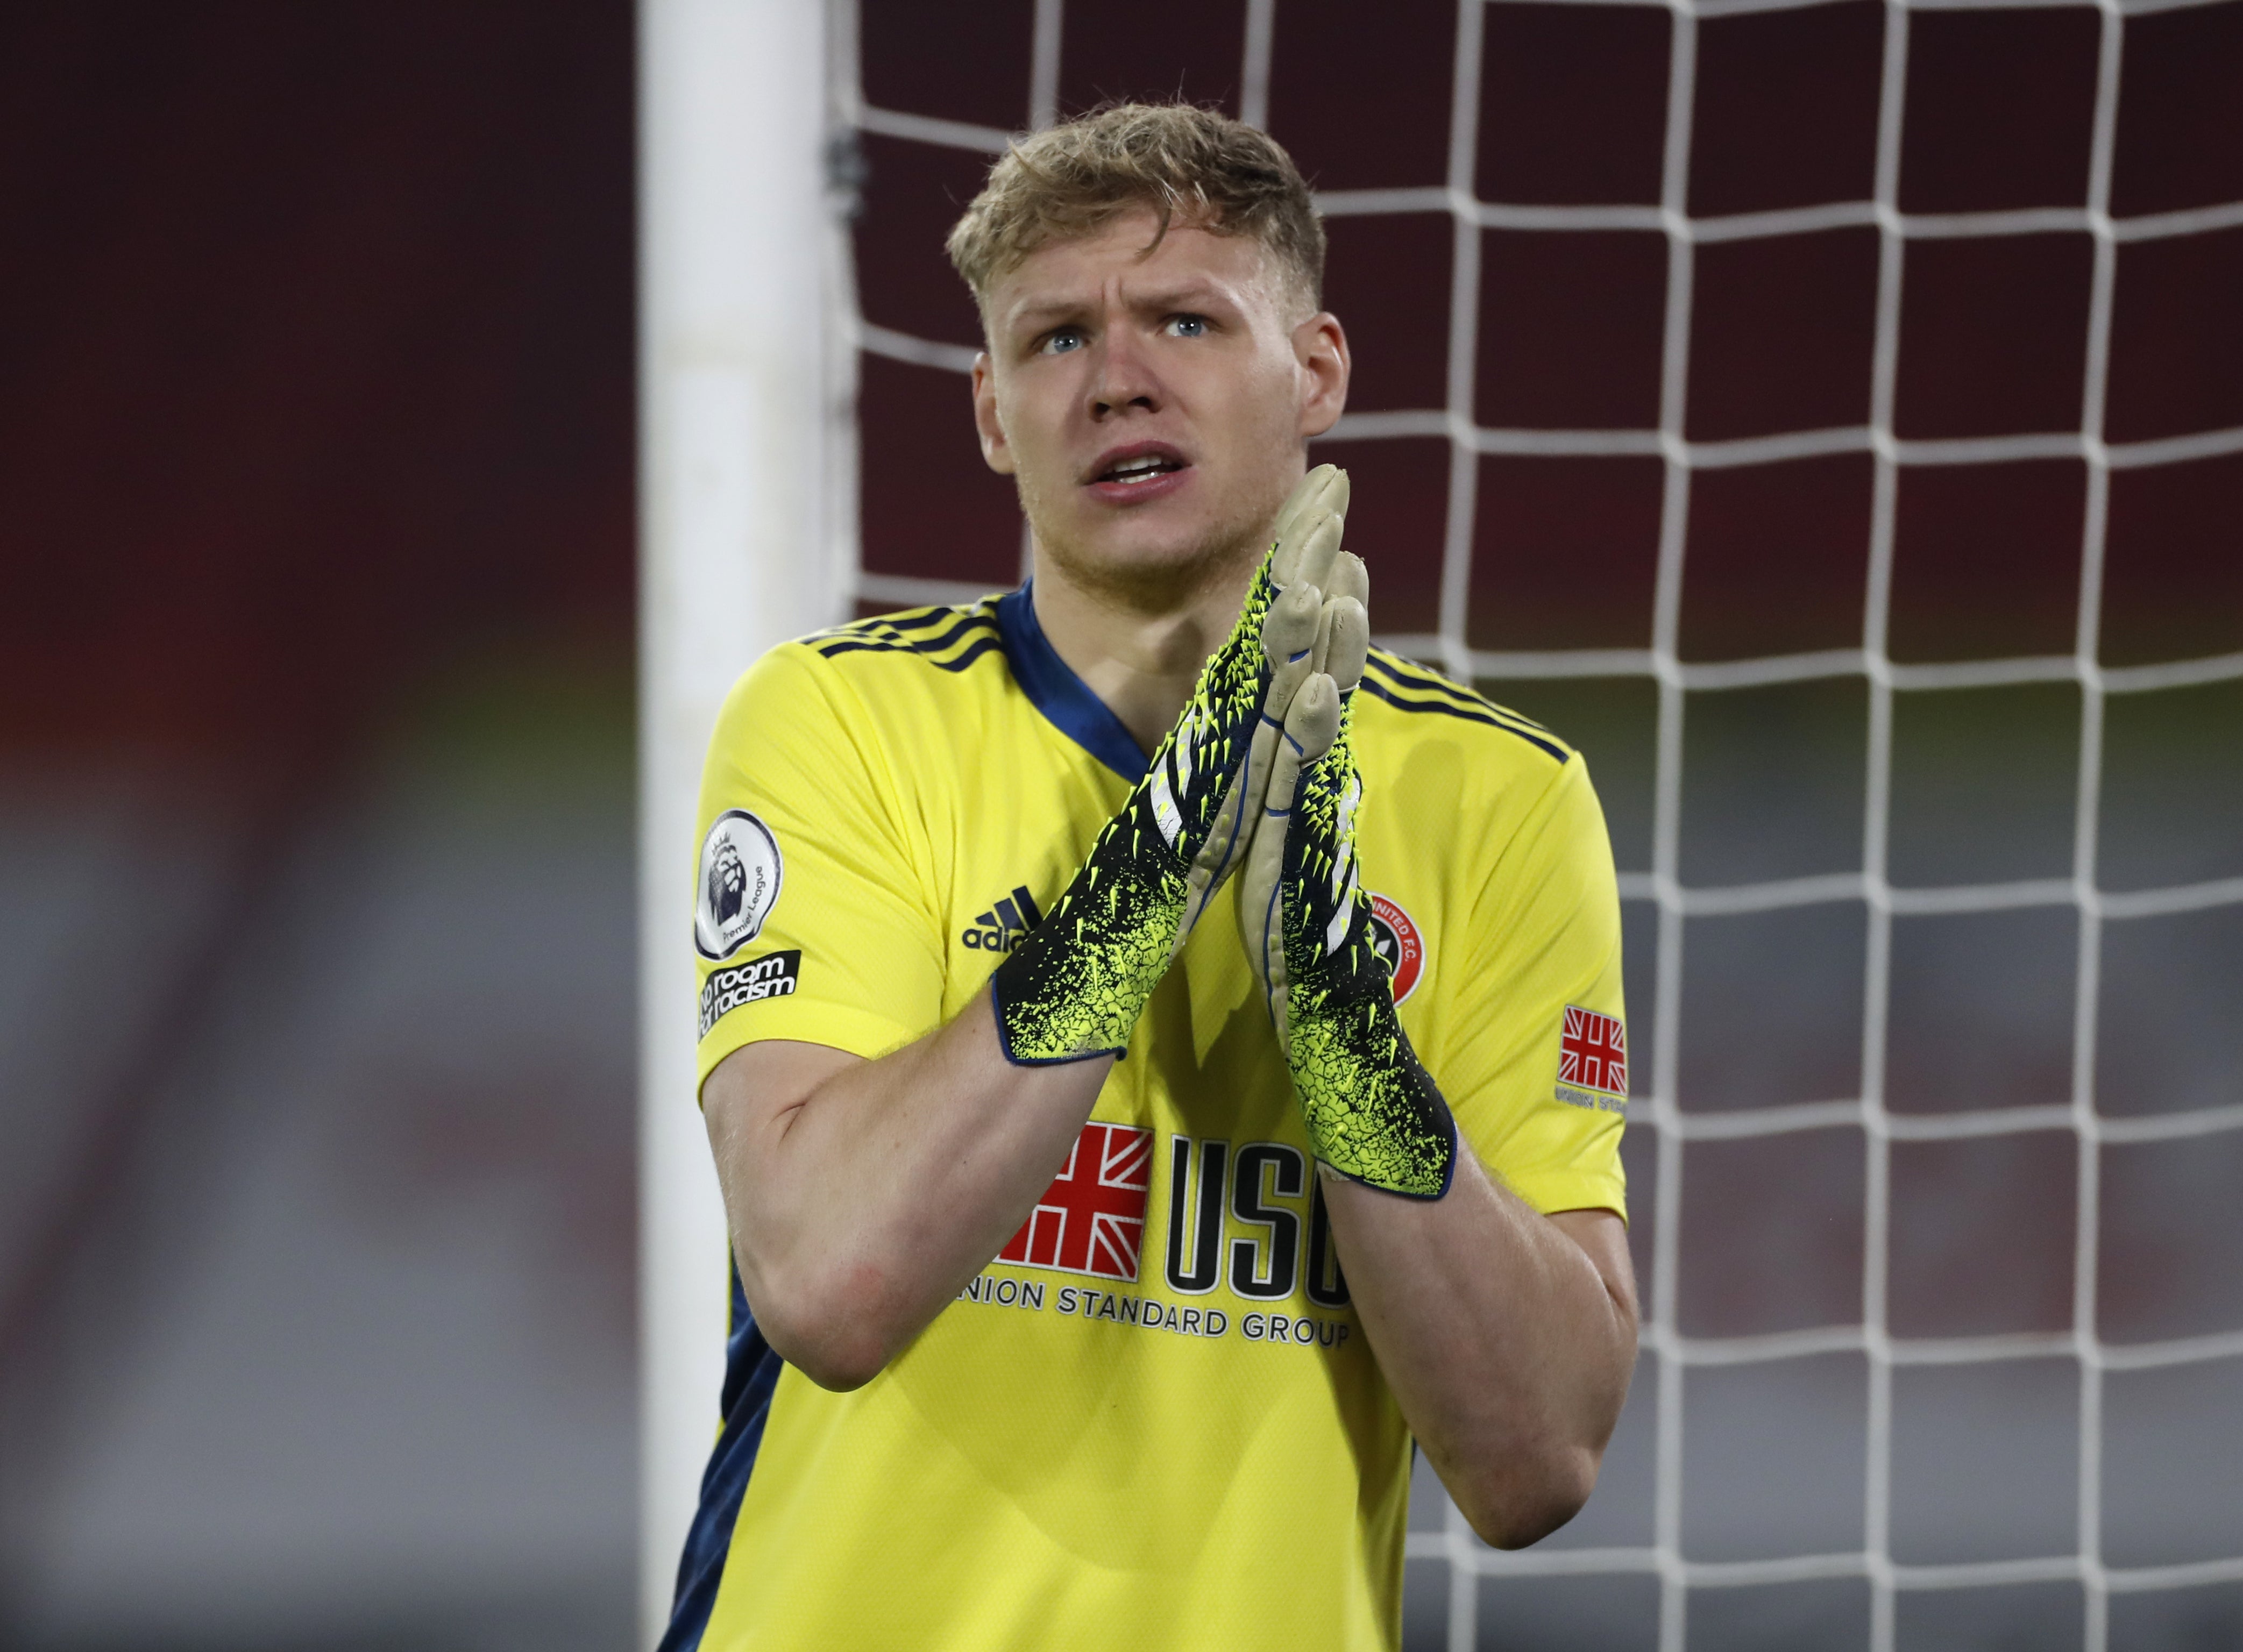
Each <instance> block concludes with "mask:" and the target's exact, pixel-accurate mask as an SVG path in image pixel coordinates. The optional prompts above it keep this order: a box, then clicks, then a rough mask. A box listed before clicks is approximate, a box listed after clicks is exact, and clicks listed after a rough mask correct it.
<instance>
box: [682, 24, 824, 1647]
mask: <svg viewBox="0 0 2243 1652" xmlns="http://www.w3.org/2000/svg"><path fill="white" fill-rule="evenodd" d="M826 19H827V12H826V9H825V5H824V4H823V3H822V0H642V3H641V4H640V7H639V34H638V44H639V64H638V85H639V100H640V101H639V128H638V130H639V190H640V194H639V265H638V269H639V318H640V319H639V421H640V422H639V454H640V462H639V586H638V592H639V677H638V682H639V713H638V729H639V799H640V802H639V878H640V903H639V905H640V922H639V937H638V944H639V983H640V998H639V1012H640V1032H639V1038H640V1051H641V1053H640V1066H639V1073H640V1127H639V1239H640V1259H639V1292H640V1306H639V1314H640V1340H639V1346H640V1366H639V1373H640V1389H639V1405H640V1417H641V1429H640V1441H641V1468H640V1484H641V1501H640V1508H641V1521H640V1556H641V1560H640V1579H641V1614H642V1615H641V1625H642V1633H643V1641H644V1643H645V1644H646V1645H649V1646H651V1645H653V1644H654V1642H655V1640H656V1639H657V1637H658V1636H659V1635H660V1633H661V1626H662V1624H663V1622H664V1621H665V1620H666V1618H667V1616H668V1615H669V1608H670V1584H671V1580H672V1578H673V1577H674V1576H675V1575H676V1572H677V1557H678V1553H679V1550H680V1548H681V1547H682V1545H683V1543H684V1536H685V1530H686V1527H687V1525H688V1523H689V1522H690V1520H691V1518H692V1513H693V1508H694V1503H695V1501H696V1498H697V1494H698V1490H699V1484H700V1477H701V1471H702V1467H703V1465H704V1462H705V1461H706V1460H707V1457H708V1454H709V1447H710V1444H711V1441H712V1440H714V1439H715V1437H716V1430H717V1395H718V1388H719V1385H720V1382H721V1380H722V1377H723V1372H724V1300H725V1236H724V1212H723V1208H722V1206H721V1205H720V1204H719V1202H718V1199H717V1184H716V1177H715V1173H714V1172H713V1170H712V1169H711V1164H710V1159H709V1149H708V1144H707V1141H706V1139H705V1138H704V1136H703V1134H702V1130H701V1118H700V1113H699V1111H698V1110H697V1108H696V1107H695V1105H694V1083H693V1078H694V1073H693V1061H694V1054H693V1050H694V1045H693V990H694V980H693V964H692V954H691V953H690V951H689V950H688V949H687V947H686V944H685V939H686V930H687V925H688V923H689V922H690V912H691V901H690V890H691V887H692V856H693V852H694V847H695V845H694V843H693V826H694V819H693V813H694V807H695V799H696V795H697V791H698V789H699V783H700V773H701V760H702V754H703V751H704V748H705V747H706V745H707V743H708V739H709V731H710V729H711V725H712V723H713V722H714V721H715V717H716V714H717V707H718V706H719V704H720V703H721V702H722V701H723V699H724V693H725V691H726V690H727V689H728V688H731V685H732V682H733V680H734V679H735V678H737V677H738V675H739V674H740V673H741V672H742V671H743V670H744V669H745V668H747V666H748V665H749V663H750V662H751V661H753V660H754V659H755V658H756V656H757V655H759V654H761V653H762V652H763V651H764V650H765V649H766V648H770V647H771V645H772V644H774V643H776V642H779V641H784V640H785V639H786V638H788V637H790V636H797V635H801V634H802V633H803V632H805V631H810V630H814V629H816V628H818V627H819V626H821V625H825V624H828V623H830V622H831V621H832V620H833V619H834V618H835V617H836V616H837V614H839V611H840V609H841V607H842V605H843V604H844V603H845V601H846V600H847V599H846V583H845V582H846V581H847V579H848V577H849V574H850V572H851V570H852V568H853V565H854V560H855V559H854V554H853V550H852V552H851V554H849V555H848V556H847V557H846V558H845V559H844V558H839V557H837V556H836V555H835V554H834V546H835V543H836V540H837V535H838V534H840V533H843V532H849V531H851V530H850V527H849V522H848V517H849V512H848V511H847V509H846V508H845V507H844V508H842V509H839V510H834V509H830V508H829V502H830V501H831V500H833V499H835V498H836V497H839V498H841V499H843V500H845V499H846V487H845V484H846V482H847V480H848V471H847V467H846V466H845V465H840V464H837V463H836V462H835V461H834V454H835V453H837V451H839V449H838V448H837V446H836V444H834V443H832V441H831V440H829V435H830V433H831V430H832V424H833V420H834V418H835V416H836V413H837V409H838V410H839V411H840V413H841V416H843V417H845V416H846V404H845V402H844V401H842V400H839V398H840V396H841V395H842V394H843V393H845V386H846V373H845V372H836V371H832V367H833V364H834V360H835V353H834V352H833V351H832V349H831V348H830V347H829V340H828V338H827V336H826V331H825V325H824V321H825V317H826V314H827V310H826V295H827V294H828V293H829V292H832V290H833V288H834V280H833V266H834V264H835V260H836V259H837V258H838V256H839V249H838V246H837V244H836V240H835V235H836V232H835V231H834V229H833V227H832V218H831V215H830V213H829V212H828V210H827V206H826V202H825V169H824V165H823V147H822V146H823V144H824V142H825V131H826V129H827V99H826V90H825V74H826V62H827V53H826Z"/></svg>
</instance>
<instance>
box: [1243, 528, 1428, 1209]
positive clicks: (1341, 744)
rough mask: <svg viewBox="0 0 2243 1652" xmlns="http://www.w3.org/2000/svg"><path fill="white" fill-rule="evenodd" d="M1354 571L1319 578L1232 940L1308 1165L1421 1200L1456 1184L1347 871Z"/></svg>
mask: <svg viewBox="0 0 2243 1652" xmlns="http://www.w3.org/2000/svg"><path fill="white" fill-rule="evenodd" d="M1362 567H1363V565H1362V563H1361V562H1360V561H1357V559H1356V558H1354V557H1352V556H1344V557H1343V558H1342V559H1341V561H1340V564H1339V566H1338V567H1336V568H1335V569H1334V570H1333V575H1332V580H1331V583H1332V585H1333V587H1334V588H1335V594H1334V596H1333V597H1332V599H1331V601H1330V602H1329V603H1328V604H1327V605H1326V607H1327V610H1328V612H1327V614H1326V615H1325V616H1324V619H1323V621H1322V623H1321V624H1320V625H1319V627H1318V631H1317V641H1316V643H1315V645H1314V651H1313V655H1312V659H1311V665H1312V667H1313V669H1312V671H1311V673H1310V675H1309V676H1308V677H1307V680H1306V681H1305V682H1303V684H1302V686H1301V688H1299V690H1298V691H1297V693H1296V694H1295V695H1293V696H1292V700H1291V703H1290V706H1289V707H1288V708H1287V714H1286V716H1285V719H1284V727H1283V730H1282V733H1281V735H1279V736H1278V737H1277V738H1276V739H1275V740H1274V741H1273V745H1274V748H1275V749H1274V753H1273V755H1272V759H1271V766H1270V780H1269V788H1268V794H1267V796H1266V797H1265V799H1264V802H1263V814H1262V818H1261V820H1260V821H1259V822H1258V823H1256V827H1255V829H1254V837H1253V841H1252V843H1251V844H1250V845H1249V849H1248V851H1247V856H1246V866H1245V870H1244V871H1243V873H1242V875H1241V876H1240V880H1239V904H1240V908H1241V911H1240V922H1239V931H1240V933H1241V935H1242V936H1243V937H1244V938H1245V940H1246V951H1247V957H1248V958H1249V961H1250V962H1251V963H1252V964H1253V966H1254V971H1255V974H1256V977H1257V978H1258V979H1259V981H1260V984H1261V986H1262V991H1263V1003H1264V1004H1266V1005H1267V1006H1268V1009H1269V1011H1270V1021H1271V1023H1272V1024H1274V1025H1275V1026H1276V1030H1277V1041H1278V1043H1279V1044H1280V1045H1281V1046H1283V1050H1284V1051H1285V1063H1286V1065H1287V1066H1288V1067H1289V1068H1290V1070H1291V1071H1292V1076H1293V1090H1294V1093H1295V1094H1296V1095H1297V1097H1298V1098H1299V1100H1300V1104H1301V1113H1302V1117H1303V1120H1304V1121H1305V1122H1306V1124H1307V1125H1308V1131H1309V1140H1310V1144H1311V1145H1313V1146H1314V1147H1315V1149H1316V1154H1317V1158H1319V1159H1321V1160H1322V1161H1323V1162H1324V1163H1325V1164H1327V1165H1330V1166H1331V1167H1332V1168H1333V1169H1335V1170H1337V1171H1338V1172H1341V1173H1342V1174H1344V1175H1346V1176H1349V1177H1351V1178H1352V1179H1355V1180H1357V1181H1359V1182H1363V1183H1365V1184H1367V1185H1370V1186H1372V1187H1378V1188H1383V1189H1384V1190H1385V1191H1386V1192H1391V1193H1400V1194H1404V1195H1406V1196H1408V1197H1410V1198H1412V1199H1438V1198H1440V1197H1441V1196H1442V1195H1443V1194H1445V1193H1446V1192H1448V1191H1449V1183H1450V1180H1451V1179H1452V1177H1453V1175H1454V1174H1455V1172H1456V1160H1457V1127H1456V1120H1455V1119H1454V1118H1452V1116H1451V1114H1450V1112H1449V1106H1448V1103H1447V1102H1446V1101H1445V1100H1444V1099H1443V1098H1442V1096H1441V1092H1440V1090H1439V1088H1438V1086H1437V1085H1435V1084H1434V1083H1433V1080H1432V1076H1431V1074H1429V1073H1428V1072H1427V1071H1425V1066H1424V1064H1422V1063H1420V1062H1419V1061H1418V1055H1417V1051H1414V1050H1412V1049H1411V1046H1410V1036H1409V1034H1408V1033H1406V1032H1404V1031H1403V1030H1402V1023H1401V1020H1400V1017H1398V1016H1397V1015H1396V1013H1395V1010H1394V994H1393V988H1392V983H1391V977H1390V975H1389V973H1388V970H1387V967H1386V965H1385V964H1384V962H1383V961H1382V960H1381V959H1380V957H1379V956H1378V952H1377V948H1376V946H1375V945H1374V944H1373V943H1372V938H1371V898H1370V897H1369V896H1368V895H1366V894H1365V893H1364V890H1363V883H1362V877H1361V874H1360V870H1359V868H1358V865H1357V859H1356V846H1355V822H1356V813H1357V809H1358V808H1359V807H1360V805H1361V803H1362V801H1363V781H1362V778H1361V776H1359V775H1358V774H1357V771H1356V767H1355V754H1354V751H1353V749H1352V747H1351V743H1350V742H1349V737H1348V722H1349V715H1348V714H1349V710H1350V706H1351V701H1352V700H1353V697H1354V691H1355V686H1356V683H1357V681H1359V680H1360V678H1361V677H1362V675H1363V663H1364V654H1365V652H1366V650H1367V648H1368V646H1369V639H1370V622H1369V620H1368V618H1367V616H1366V614H1365V613H1364V608H1363V604H1362V601H1361V600H1360V599H1361V596H1362V595H1364V594H1367V593H1368V590H1369V581H1368V579H1367V578H1366V577H1365V576H1364V574H1363V573H1362ZM1272 659H1273V661H1274V659H1275V655H1274V654H1273V655H1272Z"/></svg>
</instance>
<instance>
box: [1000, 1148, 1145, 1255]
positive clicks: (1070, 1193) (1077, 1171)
mask: <svg viewBox="0 0 2243 1652" xmlns="http://www.w3.org/2000/svg"><path fill="white" fill-rule="evenodd" d="M1152 1188H1153V1132H1151V1131H1149V1130H1140V1129H1138V1128H1137V1127H1135V1125H1084V1126H1083V1127H1082V1134H1081V1135H1080V1136H1078V1137H1076V1138H1074V1151H1073V1152H1070V1153H1068V1156H1067V1163H1066V1164H1065V1165H1062V1166H1061V1170H1060V1172H1059V1174H1058V1175H1057V1176H1055V1177H1054V1178H1053V1179H1052V1185H1050V1186H1049V1187H1048V1188H1047V1189H1046V1190H1045V1192H1044V1196H1043V1197H1042V1198H1041V1199H1038V1200H1037V1201H1036V1207H1035V1209H1034V1210H1033V1211H1031V1212H1028V1219H1027V1221H1025V1222H1023V1223H1021V1224H1020V1232H1017V1233H1015V1234H1014V1235H1013V1237H1012V1239H1011V1241H1010V1242H1009V1243H1008V1244H1007V1245H1006V1246H1005V1248H1004V1249H1003V1250H1001V1251H1000V1252H997V1259H998V1260H999V1261H1000V1262H1016V1263H1020V1264H1021V1265H1022V1266H1027V1267H1051V1268H1058V1269H1060V1270H1061V1271H1062V1272H1064V1273H1088V1274H1091V1275H1093V1276H1095V1277H1096V1278H1098V1279H1125V1280H1135V1279H1136V1277H1137V1256H1138V1252H1140V1251H1141V1250H1142V1248H1143V1246H1144V1240H1145V1199H1146V1196H1147V1195H1148V1194H1149V1193H1150V1192H1152Z"/></svg>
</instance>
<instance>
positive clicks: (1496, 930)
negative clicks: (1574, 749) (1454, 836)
mask: <svg viewBox="0 0 2243 1652" xmlns="http://www.w3.org/2000/svg"><path fill="white" fill-rule="evenodd" d="M1465 957H1467V959H1468V960H1469V968H1470V971H1471V973H1470V975H1469V977H1468V978H1469V979H1471V980H1472V981H1473V982H1475V983H1477V984H1478V990H1479V991H1481V992H1482V993H1484V994H1485V997H1484V998H1483V999H1482V1002H1481V1004H1479V1005H1478V1006H1476V1011H1477V1012H1475V1013H1467V1014H1465V1015H1464V1016H1462V1017H1459V1022H1460V1030H1459V1036H1457V1037H1455V1038H1452V1039H1451V1040H1449V1041H1448V1043H1447V1048H1446V1049H1445V1051H1444V1053H1443V1057H1442V1060H1441V1065H1440V1066H1439V1067H1438V1068H1437V1069H1436V1070H1435V1071H1434V1074H1433V1077H1434V1078H1435V1079H1436V1081H1437V1082H1438V1083H1439V1085H1441V1089H1442V1093H1443V1094H1444V1095H1445V1096H1446V1097H1447V1098H1448V1101H1449V1105H1450V1106H1451V1108H1452V1110H1453V1111H1454V1112H1455V1113H1456V1116H1457V1123H1458V1128H1459V1130H1460V1131H1461V1132H1463V1134H1464V1136H1465V1139H1466V1140H1467V1141H1469V1142H1471V1144H1472V1148H1473V1151H1474V1152H1477V1153H1478V1155H1479V1158H1480V1162H1481V1163H1482V1164H1484V1165H1486V1166H1487V1167H1488V1169H1489V1170H1491V1171H1492V1172H1494V1173H1495V1174H1497V1175H1498V1176H1499V1177H1501V1178H1502V1179H1503V1181H1504V1182H1505V1185H1508V1186H1509V1187H1510V1188H1511V1189H1512V1192H1516V1193H1517V1194H1518V1195H1519V1197H1520V1198H1521V1199H1525V1200H1526V1202H1527V1203H1528V1204H1529V1205H1532V1206H1534V1208H1535V1209H1537V1210H1538V1211H1541V1212H1545V1213H1547V1212H1552V1211H1563V1210H1589V1209H1602V1210H1609V1211H1612V1212H1615V1213H1617V1214H1619V1215H1620V1216H1621V1217H1623V1218H1625V1217H1626V1216H1627V1185H1626V1181H1625V1179H1624V1177H1623V1175H1622V1173H1621V1171H1620V1132H1621V1130H1622V1129H1623V1127H1624V1125H1625V1124H1626V1109H1627V1009H1626V1005H1625V1004H1624V1003H1623V1001H1622V997H1621V990H1620V891H1619V886H1618V883H1617V881H1616V879H1615V878H1614V876H1613V857H1612V844H1611V841H1610V839H1609V838H1608V837H1607V836H1606V831H1605V820H1604V811H1603V809H1602V808H1601V807H1600V805H1599V803H1598V802H1597V796H1596V791H1595V789H1594V788H1593V787H1592V786H1591V785H1590V783H1589V776H1588V770H1587V768H1586V765H1585V764H1584V763H1583V762H1582V760H1581V758H1580V755H1578V754H1576V755H1573V756H1572V757H1569V758H1568V759H1567V760H1566V763H1565V766H1564V767H1563V768H1562V769H1560V770H1559V773H1558V775H1557V777H1556V778H1555V779H1554V780H1553V782H1551V783H1550V785H1549V787H1548V789H1546V791H1545V792H1544V794H1543V796H1541V797H1540V798H1539V799H1538V800H1537V801H1536V802H1535V803H1534V805H1533V806H1532V809H1530V810H1529V811H1528V812H1527V814H1526V817H1525V818H1524V819H1523V820H1522V821H1520V822H1519V825H1518V827H1517V828H1516V829H1514V830H1513V831H1512V832H1511V834H1510V835H1509V837H1508V840H1507V841H1506V842H1503V843H1497V844H1495V845H1492V860H1491V864H1490V865H1489V868H1488V874H1487V879H1486V882H1485V884H1484V885H1483V886H1482V888H1481V890H1480V895H1479V899H1478V902H1477V903H1475V905H1474V906H1473V908H1472V916H1471V918H1470V921H1469V924H1468V928H1467V930H1466V935H1465Z"/></svg>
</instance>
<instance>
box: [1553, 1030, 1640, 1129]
mask: <svg viewBox="0 0 2243 1652" xmlns="http://www.w3.org/2000/svg"><path fill="white" fill-rule="evenodd" d="M1568 1092H1570V1093H1568ZM1558 1099H1559V1100H1560V1101H1569V1102H1572V1103H1573V1105H1575V1106H1577V1107H1603V1108H1606V1109H1608V1110H1611V1111H1619V1110H1620V1108H1621V1107H1624V1106H1625V1105H1627V1023H1626V1022H1624V1021H1622V1020H1621V1019H1620V1017H1618V1016H1609V1015H1600V1014H1598V1013H1597V1012H1596V1011H1594V1010H1584V1009H1583V1008H1581V1006H1580V1004H1567V1005H1566V1027H1565V1031H1564V1032H1563V1033H1562V1034H1561V1035H1560V1036H1559V1039H1558Z"/></svg>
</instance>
